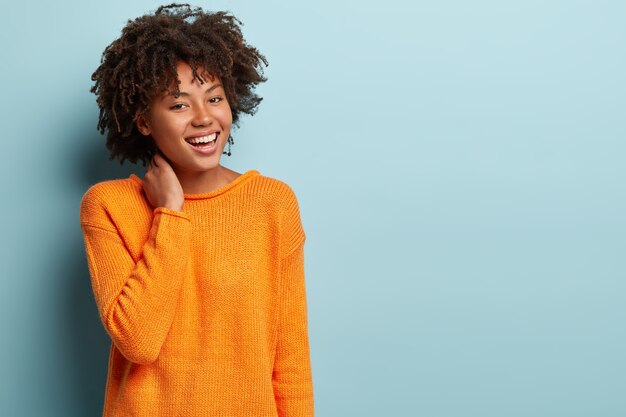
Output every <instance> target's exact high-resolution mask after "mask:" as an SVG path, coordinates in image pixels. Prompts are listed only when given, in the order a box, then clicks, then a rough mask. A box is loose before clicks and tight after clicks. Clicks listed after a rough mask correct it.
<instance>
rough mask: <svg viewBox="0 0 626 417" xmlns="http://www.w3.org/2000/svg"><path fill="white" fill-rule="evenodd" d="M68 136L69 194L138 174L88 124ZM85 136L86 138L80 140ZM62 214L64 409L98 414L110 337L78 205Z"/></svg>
mask: <svg viewBox="0 0 626 417" xmlns="http://www.w3.org/2000/svg"><path fill="white" fill-rule="evenodd" d="M79 130H80V131H79V132H77V133H76V135H74V136H73V137H75V138H77V140H76V142H75V143H78V144H83V145H81V146H79V148H80V150H79V151H78V153H77V154H76V158H75V159H74V160H73V161H71V162H70V163H69V164H67V161H65V162H66V163H65V166H68V165H69V166H70V167H71V169H68V171H67V175H68V177H70V178H67V182H66V184H68V185H69V186H71V187H72V188H73V190H72V191H73V192H75V195H77V196H81V197H82V195H83V194H84V192H85V191H86V190H87V189H88V188H89V187H90V186H91V185H93V184H95V183H97V182H100V181H103V180H107V179H115V178H126V177H128V176H129V175H130V174H131V173H133V172H134V173H136V174H137V175H139V176H143V173H144V169H143V167H142V166H134V165H132V164H129V163H128V162H126V163H125V164H124V165H120V164H119V162H117V161H110V160H109V159H108V150H107V149H106V147H105V146H104V142H105V141H104V137H102V136H101V135H99V134H98V132H97V131H95V129H94V128H93V127H92V126H82V127H81V128H80V129H79ZM86 138H88V139H87V140H86ZM75 204H76V210H75V211H73V212H72V213H71V214H68V216H71V218H69V219H67V221H68V222H70V224H75V225H76V229H72V230H76V233H72V234H71V236H66V237H65V239H66V243H67V244H64V245H62V247H60V248H58V250H59V251H60V255H61V257H60V258H59V271H58V274H59V275H58V276H59V277H60V278H61V279H60V280H59V282H64V283H66V287H65V288H64V291H60V294H63V295H64V296H65V297H66V299H64V300H61V305H62V306H63V308H62V311H61V312H60V317H61V318H62V321H61V323H63V324H62V326H63V327H64V329H63V330H64V333H65V334H66V336H67V337H66V338H65V340H66V341H67V346H68V348H67V350H66V352H67V355H68V357H67V358H64V359H65V360H66V363H67V364H68V366H67V367H66V369H67V370H68V373H69V374H68V375H67V377H68V382H70V384H71V385H72V387H71V392H72V393H73V395H72V399H73V401H75V403H74V404H72V405H71V406H70V407H69V408H70V409H72V410H76V415H77V416H78V415H80V416H97V415H101V414H102V408H103V405H104V392H105V385H106V377H107V368H108V357H109V349H110V344H111V341H110V339H109V337H108V335H107V334H106V332H105V330H104V328H103V326H102V323H101V321H100V317H99V315H98V311H97V308H96V303H95V300H94V297H93V292H92V288H91V281H90V278H89V270H88V267H87V262H86V258H85V250H84V245H83V240H82V235H81V233H80V229H79V221H78V206H79V204H80V200H79V199H78V200H77V201H76V202H75Z"/></svg>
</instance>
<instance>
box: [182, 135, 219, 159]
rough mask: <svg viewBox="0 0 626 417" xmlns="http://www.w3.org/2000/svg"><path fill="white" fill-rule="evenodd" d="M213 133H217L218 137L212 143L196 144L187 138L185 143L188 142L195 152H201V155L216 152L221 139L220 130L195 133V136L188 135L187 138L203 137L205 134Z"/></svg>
mask: <svg viewBox="0 0 626 417" xmlns="http://www.w3.org/2000/svg"><path fill="white" fill-rule="evenodd" d="M213 133H217V137H216V138H215V142H213V144H212V145H208V144H207V145H202V146H194V145H192V144H190V143H189V142H187V141H186V140H185V143H186V144H187V146H189V147H190V148H191V149H193V150H194V151H195V152H197V153H199V154H201V155H212V154H214V153H215V151H216V150H217V148H218V146H217V145H218V143H219V140H220V132H218V131H213V132H207V133H200V134H198V135H194V136H187V137H186V138H185V139H194V138H201V137H204V136H209V135H212V134H213Z"/></svg>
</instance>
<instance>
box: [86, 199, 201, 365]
mask: <svg viewBox="0 0 626 417" xmlns="http://www.w3.org/2000/svg"><path fill="white" fill-rule="evenodd" d="M81 223H82V229H83V235H84V239H85V249H86V253H87V262H88V264H89V271H90V274H91V282H92V287H93V291H94V296H95V299H96V304H97V306H98V311H99V313H100V318H101V319H102V322H103V324H104V327H105V329H106V331H107V333H108V334H109V335H110V337H111V339H112V341H113V343H114V344H115V346H116V347H117V348H118V350H119V351H120V352H121V353H122V355H124V356H125V357H126V358H127V359H128V360H129V361H131V362H135V363H143V364H146V363H151V362H154V361H155V360H156V358H157V357H158V355H159V352H160V350H161V346H162V345H163V342H164V341H165V338H166V336H167V333H168V331H169V329H170V326H171V324H172V321H173V319H174V314H175V312H176V305H177V301H178V298H179V294H180V290H181V287H182V283H183V279H184V275H185V272H186V268H187V263H188V261H187V259H188V257H189V256H190V248H189V245H190V244H189V236H190V230H191V224H190V220H189V219H188V218H187V217H186V216H185V215H184V213H179V212H175V211H172V210H168V209H165V208H157V209H155V210H154V217H153V221H152V225H151V229H150V232H149V236H148V239H147V241H146V242H145V244H144V246H143V252H142V256H141V258H140V259H139V260H138V261H137V262H135V261H134V260H133V258H132V257H131V255H130V253H129V252H128V249H127V248H126V246H125V244H124V241H123V240H122V238H121V237H120V235H119V233H118V232H117V231H116V230H114V227H113V226H111V225H106V224H105V225H102V224H94V222H93V221H91V220H90V219H82V218H81Z"/></svg>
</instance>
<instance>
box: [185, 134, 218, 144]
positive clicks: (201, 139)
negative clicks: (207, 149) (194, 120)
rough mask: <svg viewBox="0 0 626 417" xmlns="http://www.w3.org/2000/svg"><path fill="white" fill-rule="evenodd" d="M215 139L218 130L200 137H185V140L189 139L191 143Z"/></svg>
mask: <svg viewBox="0 0 626 417" xmlns="http://www.w3.org/2000/svg"><path fill="white" fill-rule="evenodd" d="M215 139H217V132H215V133H211V134H210V135H208V136H202V137H199V138H189V139H185V141H187V142H189V143H193V144H199V143H209V142H213V141H214V140H215Z"/></svg>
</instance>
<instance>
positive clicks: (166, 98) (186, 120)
mask: <svg viewBox="0 0 626 417" xmlns="http://www.w3.org/2000/svg"><path fill="white" fill-rule="evenodd" d="M176 71H177V73H178V79H179V80H180V84H179V89H180V94H179V95H178V96H177V97H176V96H174V92H173V91H171V92H168V93H164V94H162V95H158V96H156V97H154V98H153V99H152V101H151V103H150V107H149V109H148V111H147V112H146V113H144V114H143V115H141V116H139V117H138V118H137V128H138V129H139V131H140V132H141V133H142V134H144V135H151V136H152V138H153V139H154V142H155V143H156V145H157V147H158V148H159V150H160V151H161V153H163V155H165V157H166V158H167V159H168V160H169V162H170V164H171V165H172V168H174V171H175V172H179V173H183V172H184V173H187V174H193V173H194V172H205V171H208V170H211V169H214V168H216V167H218V166H219V161H220V157H221V156H222V152H223V150H224V146H225V145H226V142H227V141H228V137H229V136H230V127H231V124H232V114H231V111H230V106H229V104H228V101H227V99H226V93H225V91H224V87H223V86H222V84H221V81H220V79H219V78H218V77H211V76H209V75H208V74H206V73H204V75H203V78H204V79H205V81H206V82H205V83H204V84H201V83H200V82H199V81H198V80H197V79H194V76H193V72H192V70H191V67H189V65H188V64H186V63H185V62H180V63H179V64H178V65H177V67H176ZM202 71H203V70H202V69H201V68H199V69H198V72H199V73H200V74H203V72H202Z"/></svg>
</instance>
